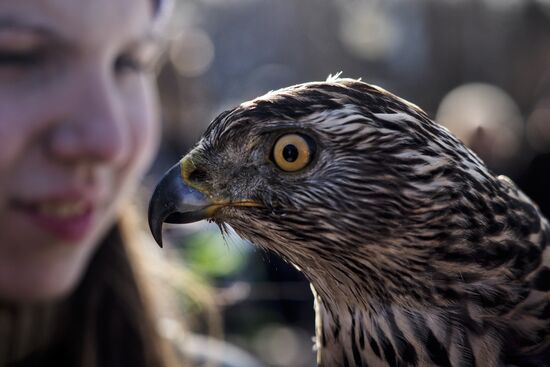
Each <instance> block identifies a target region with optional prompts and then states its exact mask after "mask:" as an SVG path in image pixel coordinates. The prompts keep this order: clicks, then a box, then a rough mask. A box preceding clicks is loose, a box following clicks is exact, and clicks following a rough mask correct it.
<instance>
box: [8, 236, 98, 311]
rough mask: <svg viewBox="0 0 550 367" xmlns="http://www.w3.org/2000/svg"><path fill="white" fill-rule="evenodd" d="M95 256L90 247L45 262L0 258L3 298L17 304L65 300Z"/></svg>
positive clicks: (43, 260) (74, 250)
mask: <svg viewBox="0 0 550 367" xmlns="http://www.w3.org/2000/svg"><path fill="white" fill-rule="evenodd" d="M92 254H93V249H92V248H91V246H88V247H82V248H80V249H78V251H77V250H76V249H73V251H68V253H64V254H63V256H59V257H57V258H55V257H54V258H48V259H41V260H42V261H31V262H25V261H20V262H19V263H18V264H14V263H13V262H12V263H8V264H5V263H4V262H3V261H2V260H1V259H0V299H3V300H6V301H10V302H15V303H36V302H50V301H56V300H60V299H63V298H65V297H67V296H68V295H70V294H71V293H72V292H73V291H74V289H75V288H76V287H77V286H78V283H79V282H80V280H81V278H82V276H83V275H84V273H85V271H86V268H87V265H88V262H89V259H90V257H91V255H92ZM32 260H37V259H36V258H32ZM4 265H6V266H4Z"/></svg>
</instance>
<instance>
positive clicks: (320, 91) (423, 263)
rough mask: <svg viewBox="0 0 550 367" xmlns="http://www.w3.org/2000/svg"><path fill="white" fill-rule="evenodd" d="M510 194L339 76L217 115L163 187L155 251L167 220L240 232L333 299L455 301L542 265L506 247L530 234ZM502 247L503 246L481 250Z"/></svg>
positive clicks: (393, 101) (371, 91)
mask: <svg viewBox="0 0 550 367" xmlns="http://www.w3.org/2000/svg"><path fill="white" fill-rule="evenodd" d="M508 190H509V185H508V183H507V182H504V181H502V180H499V179H497V178H496V177H494V176H493V175H492V174H491V173H490V172H489V171H488V170H487V168H486V167H485V165H484V164H483V163H482V162H481V161H480V160H479V159H478V158H477V157H476V156H475V154H473V153H472V152H471V151H470V150H468V149H467V148H466V147H464V145H463V144H462V143H461V142H460V141H458V140H457V139H455V138H454V137H453V136H452V135H451V134H450V133H449V132H448V131H447V130H446V129H445V128H443V127H441V126H440V125H438V124H436V123H434V122H433V121H431V120H430V119H429V118H428V117H427V115H426V114H425V113H424V112H423V111H422V110H420V109H419V108H418V107H416V106H414V105H412V104H410V103H408V102H406V101H404V100H402V99H400V98H399V97H396V96H394V95H392V94H390V93H389V92H387V91H384V90H382V89H380V88H378V87H374V86H371V85H369V84H366V83H364V82H361V81H358V80H351V79H333V80H328V81H326V82H314V83H306V84H300V85H296V86H292V87H288V88H285V89H281V90H277V91H272V92H269V93H267V94H266V95H264V96H262V97H259V98H257V99H254V100H252V101H249V102H245V103H243V104H241V105H240V106H238V107H236V108H234V109H232V110H229V111H226V112H224V113H222V114H221V115H220V116H218V117H217V118H216V119H214V121H213V122H212V123H211V125H210V126H209V127H208V129H207V130H206V132H205V133H204V135H203V137H202V139H201V140H200V142H199V143H198V144H197V146H196V147H195V148H194V149H193V150H192V151H191V152H189V153H188V154H187V155H186V156H185V157H184V158H183V159H182V160H181V161H180V162H179V163H178V164H176V166H174V167H173V168H172V169H171V170H170V171H169V172H168V173H167V175H166V176H165V178H164V179H163V180H162V181H161V183H160V184H159V186H158V187H157V189H156V191H155V193H154V194H153V197H152V200H151V204H150V208H149V221H150V227H151V230H152V232H153V234H154V237H155V239H156V240H157V242H158V243H159V244H160V243H161V229H162V223H163V222H171V223H186V222H191V221H197V220H201V219H208V220H211V221H213V222H216V223H218V224H220V225H222V226H224V225H226V224H227V225H230V226H231V227H232V228H233V229H234V230H235V231H236V232H237V234H239V235H240V236H241V237H243V238H245V239H247V240H250V241H251V242H252V243H254V244H256V245H257V246H260V247H262V248H266V249H269V250H271V251H273V252H275V253H277V254H279V255H280V256H282V257H283V258H285V259H286V260H287V261H289V262H291V263H293V264H295V265H296V266H297V267H298V268H299V269H301V270H302V271H303V272H304V273H305V275H306V276H307V277H308V278H309V279H310V280H311V282H312V283H313V285H314V287H315V289H316V290H317V292H318V293H319V294H320V295H321V296H322V297H323V298H325V299H337V298H339V297H340V298H341V297H344V298H345V299H347V300H352V299H354V300H356V301H357V302H361V303H364V302H366V300H369V303H370V304H372V302H375V301H377V300H378V301H380V302H384V301H388V300H390V301H392V302H402V303H411V302H423V303H424V302H426V300H429V301H430V302H432V303H438V302H439V303H442V304H448V303H452V302H453V299H455V298H456V297H460V296H462V295H463V294H464V293H465V292H466V293H467V292H469V290H468V289H467V288H468V284H470V285H471V286H472V289H477V291H476V292H479V285H478V283H479V280H480V279H481V277H482V275H481V274H484V275H483V278H484V279H488V280H489V283H491V282H493V280H494V283H495V284H499V281H501V280H502V279H503V278H507V279H508V278H510V277H514V276H516V275H515V274H514V269H513V268H512V269H508V268H507V269H506V272H504V271H503V270H502V269H503V266H506V267H508V266H509V265H510V263H511V262H514V261H515V260H514V259H516V257H517V258H521V257H522V258H523V260H521V261H523V262H525V263H529V262H533V261H535V258H536V256H537V255H538V254H529V253H528V250H527V248H528V247H527V246H526V247H525V251H524V252H521V251H522V249H523V247H521V246H519V247H518V246H517V244H516V243H507V242H506V241H508V239H509V238H512V237H513V236H515V234H516V230H517V231H519V232H521V230H520V228H519V227H518V226H513V225H509V224H510V223H509V221H510V218H509V215H508V210H507V208H508V205H509V197H508V196H509V195H508V194H506V192H508ZM531 214H532V213H531ZM535 214H536V213H535ZM522 215H523V214H522ZM525 216H527V214H525ZM520 219H521V218H517V217H516V220H517V221H520ZM533 220H534V219H533ZM533 220H531V219H529V220H525V222H524V223H525V224H526V225H533V228H531V229H525V228H524V229H523V230H524V231H531V230H533V231H535V230H536V229H537V228H536V224H532V223H533ZM537 223H539V221H538V219H537ZM538 225H539V228H538V229H540V223H539V224H538ZM519 232H517V233H519ZM517 236H519V234H518V235H517ZM497 238H500V240H499V241H500V245H499V247H498V248H497V249H495V248H493V247H491V246H487V247H484V246H482V245H480V244H482V243H486V242H487V241H493V240H495V239H497ZM518 261H520V260H518ZM522 267H523V268H525V266H523V265H521V266H520V265H518V268H522ZM523 271H525V269H522V270H518V272H523ZM493 278H494V279H493ZM476 284H477V285H476ZM481 293H483V294H485V293H486V294H487V295H488V296H489V295H490V296H495V292H494V291H491V292H483V291H482V292H481ZM367 296H368V297H367Z"/></svg>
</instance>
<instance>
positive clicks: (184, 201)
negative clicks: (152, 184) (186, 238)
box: [148, 158, 262, 247]
mask: <svg viewBox="0 0 550 367" xmlns="http://www.w3.org/2000/svg"><path fill="white" fill-rule="evenodd" d="M186 162H187V163H188V162H189V161H187V160H186V159H185V158H184V159H182V160H181V161H180V162H179V163H178V164H176V165H175V166H173V167H172V168H170V170H169V171H168V172H166V174H165V175H164V177H163V178H162V180H161V181H160V182H159V183H158V185H157V187H156V188H155V191H154V192H153V196H152V197H151V201H150V202H149V214H148V216H149V228H150V230H151V233H152V234H153V237H154V238H155V241H157V243H158V244H159V246H160V247H162V224H163V223H192V222H198V221H200V220H202V219H208V218H212V217H214V215H216V213H217V212H218V210H219V209H220V208H223V207H225V206H235V207H237V206H238V207H260V206H262V205H261V204H259V203H258V202H257V201H255V200H221V201H212V200H211V199H209V198H208V197H207V196H206V195H205V194H204V193H202V192H200V191H198V190H196V189H194V188H192V187H190V186H189V185H187V184H186V182H185V179H184V177H187V175H188V173H187V175H186V173H185V172H187V171H188V170H189V169H188V168H186V167H187V166H189V164H187V163H186Z"/></svg>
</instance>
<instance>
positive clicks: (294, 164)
mask: <svg viewBox="0 0 550 367" xmlns="http://www.w3.org/2000/svg"><path fill="white" fill-rule="evenodd" d="M311 153H312V152H311V147H310V144H308V142H307V141H306V139H305V138H304V137H303V136H301V135H298V134H287V135H283V136H281V137H280V138H279V139H277V141H276V142H275V146H274V147H273V160H274V161H275V164H276V165H277V167H279V168H280V169H282V170H283V171H286V172H295V171H298V170H301V169H302V168H304V167H306V166H307V165H308V163H309V162H310V161H311V155H312V154H311Z"/></svg>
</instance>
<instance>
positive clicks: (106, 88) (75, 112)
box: [49, 71, 131, 165]
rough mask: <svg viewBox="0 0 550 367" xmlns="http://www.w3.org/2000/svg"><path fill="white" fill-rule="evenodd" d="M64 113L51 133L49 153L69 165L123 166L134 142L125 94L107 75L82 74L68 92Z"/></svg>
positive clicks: (101, 73) (98, 73)
mask: <svg viewBox="0 0 550 367" xmlns="http://www.w3.org/2000/svg"><path fill="white" fill-rule="evenodd" d="M67 94H68V96H67V100H66V101H60V103H66V104H67V105H66V106H64V107H63V108H62V110H63V111H65V113H63V116H64V117H62V118H61V121H59V122H58V123H57V124H55V127H54V128H53V129H52V132H51V135H50V139H49V151H50V152H51V154H52V155H53V156H54V157H55V158H56V159H59V160H62V161H66V162H74V161H88V162H98V163H106V164H114V165H118V164H123V163H124V162H125V161H126V159H127V157H128V154H129V145H130V141H131V136H130V129H129V123H130V122H129V121H126V114H125V110H124V102H123V100H122V94H121V93H120V90H119V88H118V86H117V84H116V79H115V78H113V77H111V76H110V75H109V74H108V73H107V72H99V71H95V72H88V73H86V74H85V75H82V74H80V75H79V77H77V78H75V80H74V81H72V82H71V85H70V88H68V90H67Z"/></svg>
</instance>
